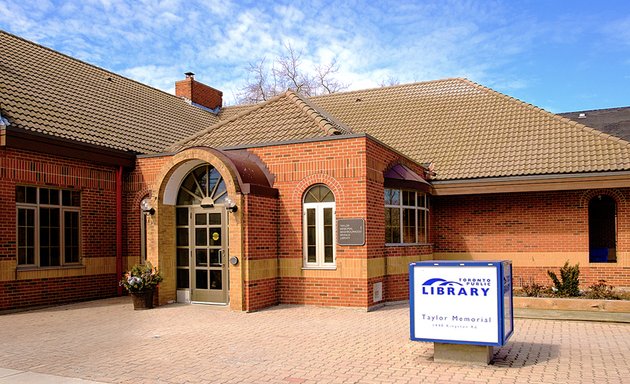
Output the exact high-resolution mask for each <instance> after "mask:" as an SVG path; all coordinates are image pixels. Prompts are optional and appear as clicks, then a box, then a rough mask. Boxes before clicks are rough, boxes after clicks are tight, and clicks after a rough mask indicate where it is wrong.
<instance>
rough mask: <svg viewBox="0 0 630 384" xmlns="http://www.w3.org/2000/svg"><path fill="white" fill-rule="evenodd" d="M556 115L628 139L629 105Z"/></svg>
mask: <svg viewBox="0 0 630 384" xmlns="http://www.w3.org/2000/svg"><path fill="white" fill-rule="evenodd" d="M558 115H560V116H562V117H566V118H567V119H571V120H573V121H576V122H578V123H580V124H584V125H586V126H589V127H591V128H595V129H597V130H598V131H602V132H604V133H607V134H609V135H613V136H615V137H619V138H622V139H624V140H626V141H630V107H619V108H607V109H593V110H588V111H576V112H566V113H559V114H558Z"/></svg>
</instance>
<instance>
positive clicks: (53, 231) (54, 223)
mask: <svg viewBox="0 0 630 384" xmlns="http://www.w3.org/2000/svg"><path fill="white" fill-rule="evenodd" d="M59 211H60V210H59V208H40V209H39V216H40V229H39V234H40V243H39V244H40V265H41V266H43V267H48V266H56V265H60V261H61V260H60V258H59V254H60V252H59V244H60V242H61V239H60V238H59V226H60V223H59Z"/></svg>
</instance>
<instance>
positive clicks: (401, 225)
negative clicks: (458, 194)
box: [383, 188, 429, 245]
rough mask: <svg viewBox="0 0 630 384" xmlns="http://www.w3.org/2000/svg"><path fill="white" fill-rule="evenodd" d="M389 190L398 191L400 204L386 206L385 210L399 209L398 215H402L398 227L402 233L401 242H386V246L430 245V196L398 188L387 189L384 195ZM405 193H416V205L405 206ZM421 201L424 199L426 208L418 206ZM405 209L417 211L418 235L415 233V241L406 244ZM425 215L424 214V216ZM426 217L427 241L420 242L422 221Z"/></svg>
mask: <svg viewBox="0 0 630 384" xmlns="http://www.w3.org/2000/svg"><path fill="white" fill-rule="evenodd" d="M388 190H392V191H398V192H399V196H400V197H399V202H398V205H393V204H385V209H387V208H397V209H398V214H399V215H400V216H399V218H398V225H399V231H400V242H393V243H392V242H390V243H388V242H387V239H385V240H386V242H385V245H418V244H428V243H429V195H428V194H426V193H424V192H420V191H414V190H410V189H398V188H385V189H384V191H383V193H384V194H385V193H386V191H388ZM403 192H414V193H415V199H414V201H415V205H404V204H403ZM420 199H424V206H421V205H420V204H418V203H419V202H420ZM405 209H413V210H414V211H415V217H416V233H415V237H416V238H415V241H413V242H405V238H404V237H405V233H404V222H403V215H404V210H405ZM422 213H424V214H422ZM423 217H424V239H425V241H418V239H419V235H420V231H419V229H420V220H421V219H422V218H423Z"/></svg>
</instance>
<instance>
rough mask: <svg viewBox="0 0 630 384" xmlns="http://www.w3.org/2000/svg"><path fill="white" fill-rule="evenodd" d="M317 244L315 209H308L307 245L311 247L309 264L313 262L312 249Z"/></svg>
mask: <svg viewBox="0 0 630 384" xmlns="http://www.w3.org/2000/svg"><path fill="white" fill-rule="evenodd" d="M316 242H317V238H316V227H315V208H308V209H307V210H306V244H307V245H308V247H309V262H311V260H310V254H311V250H310V247H315V244H316Z"/></svg>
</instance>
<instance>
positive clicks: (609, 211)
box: [588, 195, 617, 263]
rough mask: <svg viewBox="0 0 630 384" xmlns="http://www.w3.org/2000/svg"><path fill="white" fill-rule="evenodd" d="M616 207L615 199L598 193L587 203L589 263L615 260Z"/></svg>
mask: <svg viewBox="0 0 630 384" xmlns="http://www.w3.org/2000/svg"><path fill="white" fill-rule="evenodd" d="M616 244H617V207H616V204H615V200H614V199H613V198H612V197H610V196H606V195H599V196H596V197H594V198H592V199H591V201H589V203H588V245H589V261H590V262H591V263H606V262H616V261H617V254H616V250H617V245H616Z"/></svg>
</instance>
